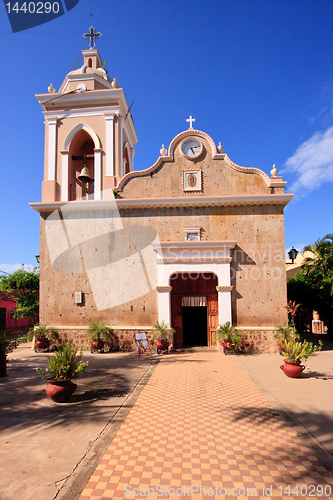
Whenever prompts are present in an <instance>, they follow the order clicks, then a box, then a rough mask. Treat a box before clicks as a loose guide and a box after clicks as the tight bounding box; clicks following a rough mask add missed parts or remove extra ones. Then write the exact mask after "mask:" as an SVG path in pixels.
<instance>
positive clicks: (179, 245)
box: [152, 240, 237, 251]
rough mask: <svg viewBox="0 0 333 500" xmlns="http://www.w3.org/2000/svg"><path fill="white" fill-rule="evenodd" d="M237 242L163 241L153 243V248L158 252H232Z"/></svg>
mask: <svg viewBox="0 0 333 500" xmlns="http://www.w3.org/2000/svg"><path fill="white" fill-rule="evenodd" d="M236 243H237V241H235V240H224V241H161V242H160V243H152V247H153V248H154V249H156V250H157V251H158V250H159V249H161V250H162V251H163V250H170V249H175V250H211V249H214V250H225V249H227V250H230V249H232V248H234V247H235V246H236Z"/></svg>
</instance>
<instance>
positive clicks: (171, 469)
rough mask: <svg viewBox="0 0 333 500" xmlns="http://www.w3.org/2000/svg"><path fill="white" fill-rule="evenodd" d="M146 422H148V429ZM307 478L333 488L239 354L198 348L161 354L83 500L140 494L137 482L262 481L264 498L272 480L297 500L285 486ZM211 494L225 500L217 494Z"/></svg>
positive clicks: (234, 484) (232, 484)
mask: <svg viewBox="0 0 333 500" xmlns="http://www.w3.org/2000/svg"><path fill="white" fill-rule="evenodd" d="M186 361H190V363H188V362H186ZM159 421H163V428H156V425H155V426H154V428H153V429H152V428H151V422H159ZM138 422H142V424H141V425H140V428H138ZM166 429H167V430H166ZM300 482H301V483H302V484H304V485H310V484H322V485H324V484H330V485H332V489H333V476H332V474H330V473H329V472H327V471H326V470H325V468H324V467H323V466H322V465H321V464H320V463H319V462H318V461H317V459H316V457H315V456H314V455H313V453H312V452H311V451H310V450H309V449H308V448H307V447H306V446H305V445H304V444H303V442H302V441H301V440H300V439H299V438H298V436H297V435H296V434H295V432H294V431H293V430H292V429H291V428H289V427H288V425H287V424H286V423H285V422H284V421H283V420H282V419H281V418H280V417H279V415H278V414H277V412H276V411H275V410H274V409H273V408H272V407H271V406H270V404H269V403H268V401H266V400H265V398H264V397H263V396H262V395H261V394H260V393H259V392H258V390H257V389H256V388H255V387H254V386H253V384H252V383H251V382H250V380H248V379H247V378H246V376H245V375H244V374H243V373H242V372H241V371H240V370H239V369H238V368H237V367H236V365H235V364H234V363H233V361H232V357H228V356H222V355H220V354H218V353H215V352H197V353H193V354H183V355H180V354H177V355H175V356H170V357H168V358H161V362H160V363H159V364H158V365H157V366H156V368H155V370H154V372H153V375H152V376H151V378H150V379H149V381H148V383H147V385H146V386H145V388H144V389H143V391H142V392H141V394H140V396H139V398H138V399H137V401H136V403H135V405H134V406H133V408H132V409H131V410H130V412H129V414H128V416H127V418H126V419H125V421H124V422H123V424H122V425H121V426H120V428H119V429H118V432H117V433H116V435H115V437H114V439H113V441H112V443H110V446H109V448H108V450H107V451H106V453H105V455H104V457H103V458H102V460H101V461H100V463H99V464H98V466H97V468H96V470H95V472H94V474H93V475H92V477H91V478H90V480H89V482H88V483H87V485H86V486H85V488H84V490H83V491H82V494H81V497H80V500H101V499H104V498H105V499H107V498H115V499H117V498H121V499H124V498H135V496H134V495H132V496H128V495H126V496H124V488H125V486H126V484H128V485H131V486H132V487H133V488H134V487H139V486H141V487H147V488H148V486H149V485H150V486H156V487H157V486H158V485H163V486H165V487H175V486H182V487H191V485H193V484H198V485H200V486H202V487H206V488H214V486H215V485H216V486H218V487H220V488H222V487H223V488H229V489H230V492H231V490H232V488H245V489H246V488H255V487H256V488H258V497H256V498H263V499H264V500H267V496H265V495H262V487H263V486H265V484H269V485H270V484H272V485H273V489H274V492H273V496H272V497H271V498H272V499H275V498H276V500H277V499H278V498H279V500H281V498H283V499H284V498H285V499H288V500H293V497H292V496H288V495H285V496H284V497H280V496H279V490H278V489H277V486H279V485H282V486H283V487H287V486H288V484H289V483H290V484H297V483H300ZM260 488H261V490H260ZM259 490H260V491H259ZM163 497H164V498H169V495H163V496H157V494H152V495H150V496H149V497H148V500H154V499H155V498H156V499H157V498H163ZM137 498H144V497H142V496H140V497H137ZM171 498H172V499H175V500H176V499H177V498H178V496H177V495H176V494H175V495H174V496H173V497H171ZM181 498H182V499H183V498H186V497H181ZM199 498H200V500H204V498H205V496H203V495H199V496H198V494H197V493H194V494H193V496H192V499H193V500H194V499H199ZM206 498H207V499H208V498H209V499H212V498H213V499H214V498H217V499H218V500H223V499H222V498H221V497H219V496H216V497H215V495H213V496H211V495H207V496H206ZM233 498H242V499H243V500H246V499H247V498H251V497H246V496H241V495H239V496H238V497H233ZM295 498H296V497H295ZM303 498H304V497H303ZM310 498H311V497H309V499H310ZM321 498H324V497H321Z"/></svg>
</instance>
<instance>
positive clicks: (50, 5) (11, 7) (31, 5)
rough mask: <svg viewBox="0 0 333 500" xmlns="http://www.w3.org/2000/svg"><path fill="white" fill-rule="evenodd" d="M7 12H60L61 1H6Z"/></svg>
mask: <svg viewBox="0 0 333 500" xmlns="http://www.w3.org/2000/svg"><path fill="white" fill-rule="evenodd" d="M6 7H7V12H8V14H11V13H12V12H16V14H19V13H24V14H50V13H52V14H58V12H59V10H60V6H59V2H23V3H22V4H20V3H19V2H16V3H14V2H13V3H11V2H8V3H6Z"/></svg>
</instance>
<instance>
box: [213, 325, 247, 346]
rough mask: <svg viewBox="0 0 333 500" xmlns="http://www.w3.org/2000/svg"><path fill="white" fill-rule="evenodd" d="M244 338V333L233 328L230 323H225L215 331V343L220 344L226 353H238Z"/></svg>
mask: <svg viewBox="0 0 333 500" xmlns="http://www.w3.org/2000/svg"><path fill="white" fill-rule="evenodd" d="M244 337H245V333H243V332H240V331H239V330H237V328H236V327H235V326H232V325H231V323H230V321H227V322H226V323H225V324H224V325H220V326H219V327H218V329H217V330H216V331H215V341H216V342H220V343H221V344H222V347H223V349H225V350H226V351H232V352H237V351H239V348H240V345H241V343H242V341H243V339H244Z"/></svg>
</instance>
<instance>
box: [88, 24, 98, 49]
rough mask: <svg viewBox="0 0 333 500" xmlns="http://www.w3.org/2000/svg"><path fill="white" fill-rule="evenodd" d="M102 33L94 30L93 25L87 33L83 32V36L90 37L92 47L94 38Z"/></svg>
mask: <svg viewBox="0 0 333 500" xmlns="http://www.w3.org/2000/svg"><path fill="white" fill-rule="evenodd" d="M101 36H102V33H99V32H96V31H95V28H94V27H93V26H90V30H89V33H85V34H84V35H83V38H90V42H89V43H90V48H91V49H93V48H94V47H95V38H100V37H101Z"/></svg>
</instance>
